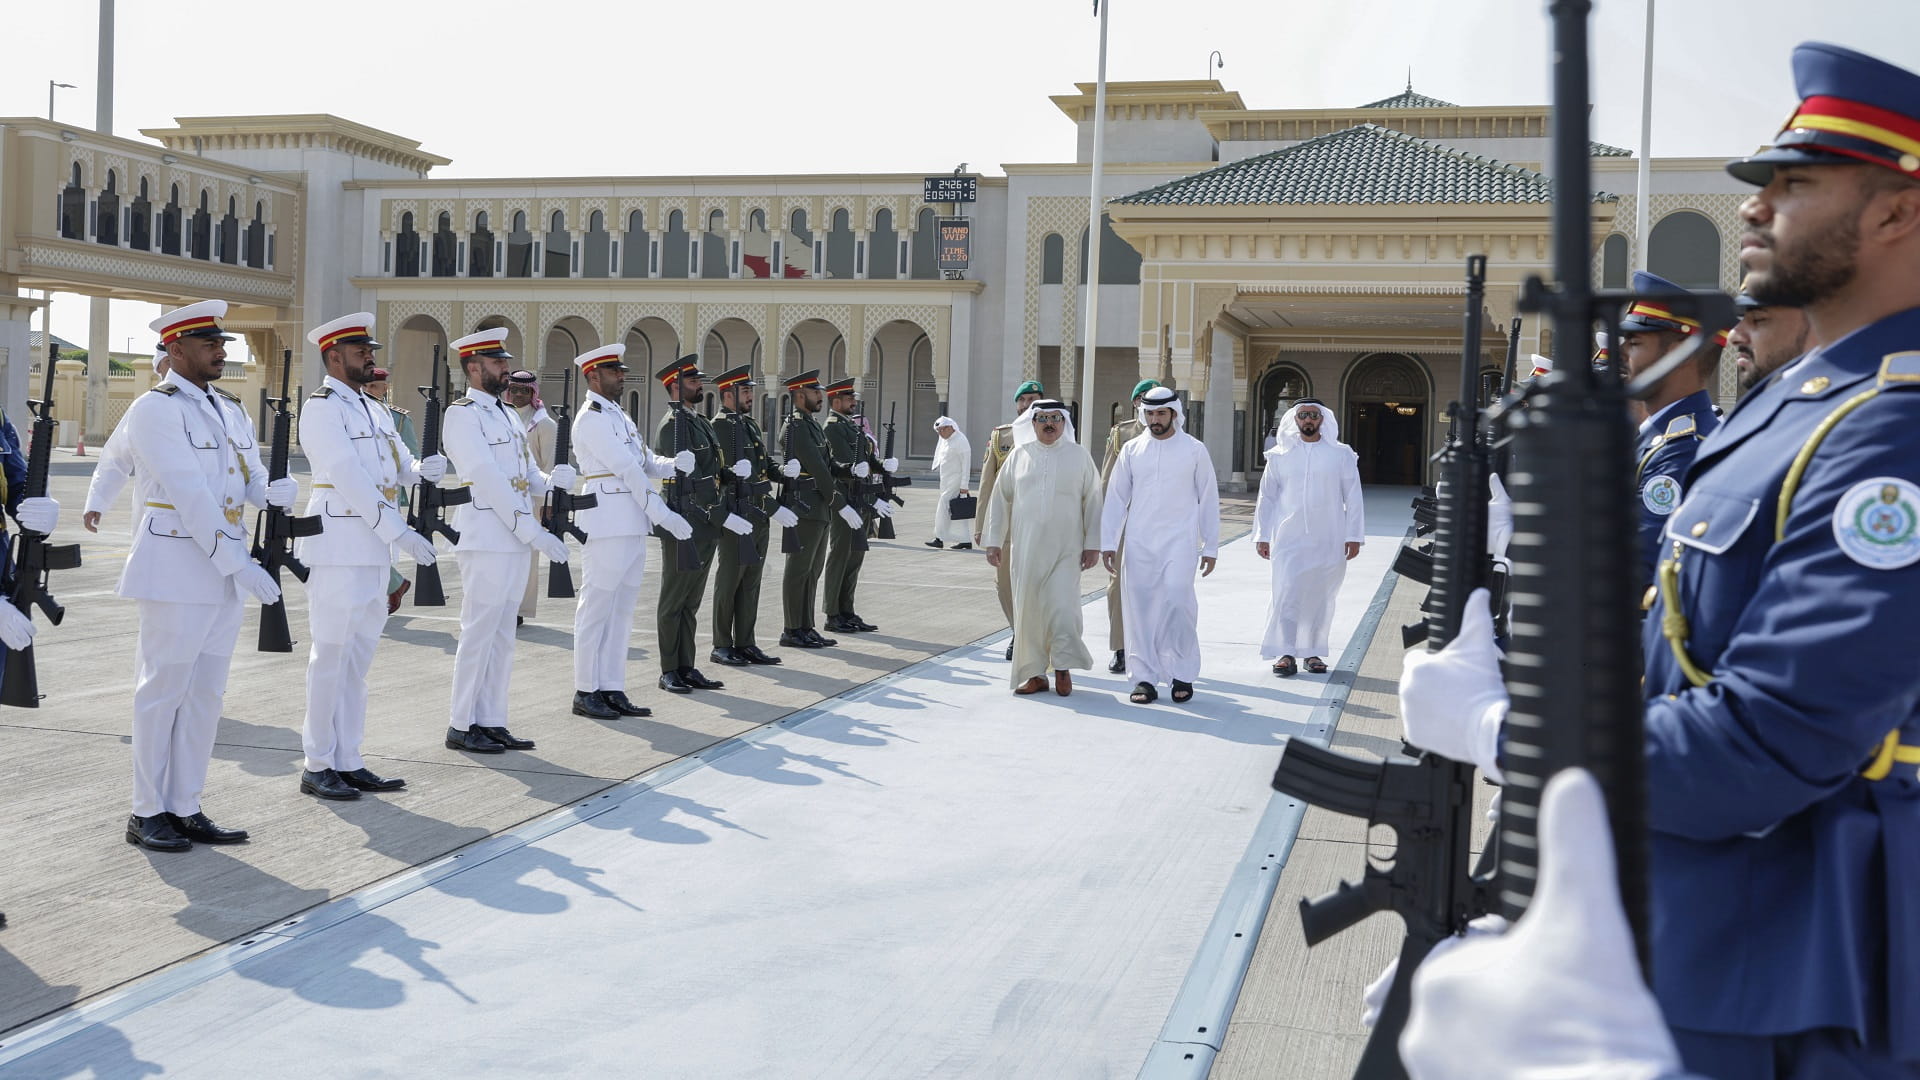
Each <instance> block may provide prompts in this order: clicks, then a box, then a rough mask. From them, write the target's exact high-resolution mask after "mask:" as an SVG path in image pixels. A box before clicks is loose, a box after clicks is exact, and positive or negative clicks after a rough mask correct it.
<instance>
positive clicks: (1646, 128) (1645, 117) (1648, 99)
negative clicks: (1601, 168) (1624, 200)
mask: <svg viewBox="0 0 1920 1080" xmlns="http://www.w3.org/2000/svg"><path fill="white" fill-rule="evenodd" d="M1653 3H1654V0H1647V45H1646V52H1645V53H1644V54H1643V56H1642V59H1641V61H1640V168H1639V171H1638V172H1637V173H1636V174H1635V175H1636V183H1637V187H1636V188H1635V190H1636V192H1637V194H1636V195H1635V196H1634V200H1633V237H1634V241H1633V243H1634V248H1635V249H1636V252H1637V254H1636V256H1635V258H1634V260H1633V266H1634V269H1636V270H1645V269H1647V219H1648V217H1649V216H1650V214H1649V211H1650V210H1651V209H1652V207H1653Z"/></svg>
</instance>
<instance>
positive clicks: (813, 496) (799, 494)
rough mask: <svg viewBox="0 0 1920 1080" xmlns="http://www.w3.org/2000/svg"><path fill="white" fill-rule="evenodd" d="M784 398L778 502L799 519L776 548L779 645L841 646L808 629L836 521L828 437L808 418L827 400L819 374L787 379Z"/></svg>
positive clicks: (817, 424)
mask: <svg viewBox="0 0 1920 1080" xmlns="http://www.w3.org/2000/svg"><path fill="white" fill-rule="evenodd" d="M787 394H788V395H789V396H790V397H792V398H793V414H792V415H791V416H788V417H787V422H786V425H785V426H784V427H782V428H781V429H780V452H781V454H782V456H783V457H784V458H785V461H784V463H783V464H782V465H781V468H780V475H781V476H783V477H784V478H785V480H784V481H783V484H784V487H785V491H784V493H783V495H782V497H781V500H780V501H781V509H783V510H787V511H789V512H791V513H792V514H794V515H795V516H796V517H797V519H798V520H797V522H796V524H794V525H793V526H791V527H790V528H789V530H788V531H789V532H790V533H791V534H792V538H793V543H792V544H791V545H788V544H782V545H781V548H782V550H785V551H787V569H786V575H785V576H784V577H783V578H782V579H781V582H780V599H781V603H782V606H783V607H784V608H785V610H786V624H787V625H786V628H785V629H784V630H782V631H781V633H780V644H782V645H788V646H792V647H794V648H799V649H820V648H825V647H826V646H828V645H838V644H840V642H839V640H838V639H836V638H830V637H822V636H820V632H819V631H817V630H815V629H814V628H813V612H814V595H815V593H816V592H818V591H819V588H820V571H821V568H822V567H824V566H825V565H826V561H827V529H828V527H829V526H830V525H831V524H832V523H833V522H834V520H835V518H834V513H833V461H832V459H831V458H829V457H828V456H827V433H826V431H825V430H824V429H822V428H821V426H820V422H819V421H818V420H815V419H814V418H813V416H814V414H815V413H817V412H819V411H820V410H821V408H822V407H823V406H824V405H825V404H826V400H827V395H826V392H825V391H824V390H822V389H821V387H820V372H818V371H803V372H801V373H800V374H798V375H795V376H794V377H793V378H791V379H788V380H787Z"/></svg>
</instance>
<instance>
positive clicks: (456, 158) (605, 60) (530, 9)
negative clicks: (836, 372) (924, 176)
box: [0, 0, 1920, 347]
mask: <svg viewBox="0 0 1920 1080" xmlns="http://www.w3.org/2000/svg"><path fill="white" fill-rule="evenodd" d="M1108 2H1109V3H1112V4H1113V8H1112V14H1111V39H1110V56H1109V60H1108V78H1109V79H1112V80H1115V81H1118V80H1126V79H1191V78H1199V77H1201V76H1202V75H1203V74H1205V75H1211V76H1213V77H1215V78H1218V79H1220V80H1221V81H1222V82H1224V83H1225V85H1226V86H1227V87H1228V88H1229V89H1232V90H1237V91H1239V92H1240V94H1241V97H1242V98H1243V99H1244V100H1245V101H1246V103H1247V105H1248V106H1249V107H1251V108H1296V107H1297V108H1312V107H1336V106H1352V105H1358V104H1361V103H1363V102H1366V101H1370V100H1373V99H1376V98H1381V97H1386V96H1388V95H1390V94H1393V93H1397V92H1399V90H1400V89H1401V88H1402V87H1403V86H1404V85H1405V84H1406V80H1407V72H1408V69H1409V68H1411V69H1412V74H1413V85H1414V88H1415V89H1416V90H1419V91H1421V92H1422V93H1426V94H1429V95H1431V96H1433V97H1437V98H1442V99H1444V100H1447V101H1452V102H1456V103H1459V104H1462V105H1500V104H1513V103H1545V102H1546V101H1547V98H1548V92H1547V80H1548V50H1547V46H1548V21H1547V18H1546V14H1545V11H1546V4H1545V2H1544V0H1444V2H1443V0H1186V2H1183V3H1175V4H1168V3H1164V2H1154V3H1149V2H1147V0H1108ZM97 6H98V5H97V3H94V2H90V0H61V2H58V3H40V4H26V3H13V4H9V5H7V8H6V15H5V23H4V25H5V27H6V31H7V37H8V45H9V54H10V55H11V56H12V58H13V60H12V62H11V63H9V64H7V65H4V66H0V115H9V116H11V115H44V114H45V112H46V107H47V98H46V93H47V80H48V79H56V80H58V81H61V82H70V83H75V84H78V85H77V87H76V88H75V89H72V90H61V91H59V97H58V99H57V116H58V117H59V118H60V119H62V120H65V121H68V122H70V123H75V124H88V125H91V123H92V120H93V115H94V94H95V91H94V87H95V82H96V80H95V74H94V66H95V42H96V30H97V19H96V11H97ZM118 8H119V14H118V21H119V37H118V42H119V45H118V49H119V52H118V61H117V64H116V70H117V76H116V82H117V93H116V106H115V115H114V120H115V123H114V130H115V132H116V133H117V134H120V135H124V136H134V137H137V135H138V132H139V129H141V128H143V127H157V126H164V125H167V124H169V123H170V122H171V120H172V118H173V117H176V116H207V115H233V114H246V113H295V112H328V113H333V114H335V115H338V116H343V117H346V118H348V119H351V120H355V121H358V122H360V123H364V124H369V125H372V126H374V127H378V128H383V129H385V130H388V131H392V132H395V133H397V134H400V135H404V136H406V137H407V138H411V139H418V140H420V141H421V143H422V145H423V147H424V149H426V150H428V151H431V152H433V153H437V154H441V155H443V156H445V157H450V158H452V159H453V164H452V165H451V166H449V167H447V168H446V169H444V170H439V171H438V174H443V175H448V176H499V175H508V176H543V175H561V176H571V175H648V174H684V173H708V174H710V173H788V172H909V173H918V172H926V173H930V174H931V173H939V172H946V171H948V170H950V169H952V168H953V166H955V165H957V164H959V163H960V162H963V161H964V162H967V163H968V164H969V165H970V166H971V167H972V168H973V169H974V170H975V171H980V172H985V173H988V174H992V173H996V172H998V171H999V166H1000V165H1001V164H1002V163H1008V162H1037V161H1060V160H1068V159H1070V158H1071V156H1072V152H1073V130H1072V127H1071V125H1070V124H1069V122H1068V121H1067V119H1066V118H1065V117H1064V116H1063V115H1061V114H1060V113H1059V111H1058V110H1056V109H1054V108H1053V106H1052V105H1051V104H1050V103H1049V102H1048V101H1047V97H1048V95H1050V94H1058V93H1067V92H1070V91H1071V90H1072V88H1073V83H1075V82H1076V81H1089V82H1090V81H1092V79H1093V77H1094V66H1095V51H1096V43H1097V38H1096V31H1097V25H1098V24H1097V20H1096V19H1095V18H1094V17H1093V13H1092V3H1091V2H1090V0H970V2H966V3H945V4H932V3H926V4H922V3H915V2H913V0H835V2H833V3H824V4H822V3H815V4H804V3H797V2H795V0H707V2H704V3H685V2H668V0H641V2H639V3H633V2H631V0H629V2H624V3H611V2H607V0H542V2H537V3H524V2H523V3H506V2H502V0H468V2H466V3H463V4H458V5H455V4H447V3H441V2H426V0H382V2H374V0H333V2H331V3H328V4H326V5H323V6H318V7H316V6H313V5H296V4H275V3H260V2H258V0H175V2H172V3H165V4H162V3H150V2H138V0H135V2H129V0H121V2H120V3H119V5H118ZM1595 9H1596V12H1595V18H1594V20H1593V25H1592V33H1593V42H1594V53H1593V65H1594V84H1593V100H1594V111H1593V134H1594V137H1595V138H1596V139H1599V140H1601V141H1603V142H1610V143H1614V144H1616V145H1619V146H1625V147H1629V148H1633V147H1637V146H1638V145H1639V138H1640V133H1639V117H1640V82H1641V72H1640V65H1641V45H1642V40H1643V33H1644V21H1643V20H1644V18H1645V10H1646V9H1645V4H1644V0H1597V2H1596V4H1595ZM1656 24H1657V30H1656V34H1657V38H1656V46H1655V57H1656V64H1655V81H1654V122H1653V152H1654V154H1655V156H1670V155H1729V156H1731V155H1734V154H1738V153H1741V152H1744V151H1746V150H1748V149H1751V148H1752V147H1753V146H1755V145H1758V144H1759V143H1762V142H1764V141H1766V140H1767V139H1768V138H1770V137H1771V136H1772V134H1773V132H1774V131H1775V130H1776V129H1777V128H1778V127H1779V125H1780V122H1781V121H1782V120H1783V119H1785V117H1786V116H1787V114H1788V111H1789V110H1790V109H1791V108H1792V106H1793V104H1794V101H1795V100H1796V99H1795V97H1794V93H1793V82H1792V78H1791V75H1790V72H1789V68H1788V55H1789V53H1790V51H1791V49H1792V47H1793V45H1794V44H1795V43H1796V42H1799V41H1802V40H1807V39H1820V40H1828V41H1834V42H1838V43H1840V44H1843V45H1848V46H1852V47H1854V48H1858V49H1862V50H1864V51H1867V52H1871V53H1874V54H1875V55H1878V56H1881V57H1883V58H1885V59H1887V60H1890V61H1892V62H1894V63H1897V64H1901V65H1902V66H1905V67H1908V68H1911V69H1914V70H1920V2H1916V0H1823V2H1820V3H1805V2H1789V0H1659V3H1658V9H1657V14H1656ZM1214 49H1218V50H1220V51H1221V52H1222V54H1223V56H1224V59H1225V62H1226V66H1225V67H1224V68H1219V69H1209V68H1208V66H1207V65H1208V61H1209V56H1208V54H1209V52H1210V51H1211V50H1214ZM123 307H124V308H125V309H126V310H125V311H124V312H122V311H120V310H119V309H120V308H123ZM327 314H332V313H327ZM149 317H151V314H150V313H149V312H148V309H147V308H145V307H143V306H141V305H116V312H115V318H114V329H113V334H114V340H115V342H116V343H117V345H118V346H124V344H125V339H126V338H128V337H130V336H131V337H133V338H134V345H135V346H136V347H144V345H145V344H146V338H147V337H148V336H149V335H148V334H147V331H146V328H145V320H146V319H147V318H149ZM54 332H55V333H56V334H59V335H60V336H62V337H66V338H68V339H70V340H74V341H77V342H81V343H82V344H84V342H85V336H86V305H85V304H84V303H81V302H79V301H78V300H77V299H71V298H70V299H66V300H61V299H60V298H59V297H58V296H57V297H56V303H55V313H54Z"/></svg>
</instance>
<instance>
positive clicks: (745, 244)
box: [740, 230, 813, 278]
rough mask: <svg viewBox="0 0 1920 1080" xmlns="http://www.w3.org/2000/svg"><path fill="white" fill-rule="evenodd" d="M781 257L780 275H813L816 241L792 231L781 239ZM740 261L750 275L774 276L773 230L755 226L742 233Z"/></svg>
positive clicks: (785, 276) (790, 276) (786, 276)
mask: <svg viewBox="0 0 1920 1080" xmlns="http://www.w3.org/2000/svg"><path fill="white" fill-rule="evenodd" d="M780 261H781V262H782V263H783V264H784V265H783V266H781V268H780V276H781V277H783V278H803V277H812V276H813V245H811V244H809V243H807V242H806V241H805V240H803V239H801V238H800V237H799V236H796V235H795V234H793V233H791V232H789V233H787V234H786V235H785V236H784V237H782V238H781V240H780ZM740 262H741V264H742V265H743V266H744V267H745V268H746V272H747V276H749V277H757V278H763V277H771V276H773V275H772V270H773V234H771V233H768V232H762V231H759V230H754V231H751V232H748V233H747V234H746V235H745V236H743V237H741V238H740Z"/></svg>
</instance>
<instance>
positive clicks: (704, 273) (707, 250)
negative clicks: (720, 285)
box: [700, 210, 732, 278]
mask: <svg viewBox="0 0 1920 1080" xmlns="http://www.w3.org/2000/svg"><path fill="white" fill-rule="evenodd" d="M731 270H732V267H731V266H730V265H729V264H728V258H727V216H726V215H725V214H723V213H721V212H720V211H718V210H715V211H713V212H712V213H710V214H708V215H707V228H706V232H704V233H702V234H701V236H700V276H701V277H703V278H723V277H728V276H729V275H730V272H731Z"/></svg>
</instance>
